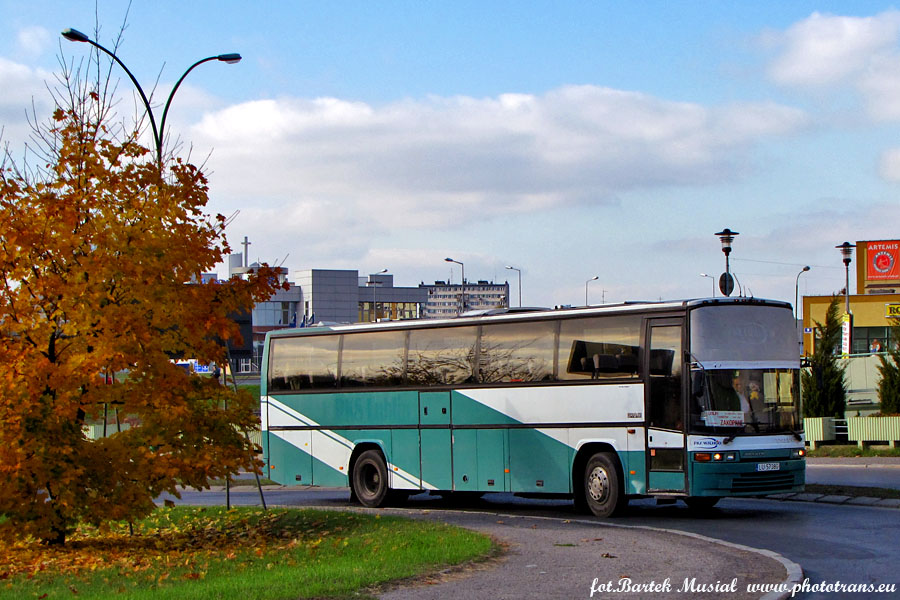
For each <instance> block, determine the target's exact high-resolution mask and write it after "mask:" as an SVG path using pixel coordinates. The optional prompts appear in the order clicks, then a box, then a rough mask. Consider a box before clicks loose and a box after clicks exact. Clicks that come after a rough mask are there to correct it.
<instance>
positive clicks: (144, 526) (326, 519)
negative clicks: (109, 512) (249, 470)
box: [0, 507, 497, 600]
mask: <svg viewBox="0 0 900 600" xmlns="http://www.w3.org/2000/svg"><path fill="white" fill-rule="evenodd" d="M2 547H3V550H2V552H0V598H15V599H16V600H21V599H22V598H48V599H50V598H67V599H68V598H73V597H78V598H109V597H115V598H122V599H138V598H147V599H149V598H153V599H154V600H165V599H169V598H171V599H176V598H178V599H181V598H196V599H205V598H209V599H212V598H240V599H241V600H253V599H260V600H262V599H266V600H274V599H279V598H349V597H354V598H360V597H362V598H366V597H371V595H370V594H369V593H368V591H370V590H373V589H374V588H375V587H377V586H380V585H384V584H385V583H387V582H391V581H396V580H401V579H406V578H411V577H417V576H421V575H424V574H426V573H430V572H434V571H437V570H440V569H443V568H446V567H447V566H450V565H460V564H464V563H467V562H469V561H474V560H478V559H481V558H485V557H488V556H491V555H493V554H494V553H496V551H497V548H496V546H495V544H494V543H493V542H492V541H491V539H490V538H489V537H487V536H484V535H481V534H478V533H475V532H471V531H468V530H464V529H460V528H455V527H450V526H448V525H444V524H441V523H435V522H432V521H417V520H412V519H403V518H399V517H392V516H383V515H381V514H378V513H375V514H373V513H371V512H338V511H323V510H298V509H276V510H269V511H267V512H265V511H262V510H260V509H257V508H242V509H233V510H230V511H226V510H225V509H224V508H221V507H207V508H195V507H175V508H161V509H158V510H157V511H155V512H154V513H153V514H152V515H150V517H148V518H147V519H145V520H144V521H141V522H139V523H135V524H134V534H133V535H131V534H130V532H129V528H128V526H127V524H117V525H114V526H112V527H111V528H109V529H108V530H106V531H101V530H98V529H97V528H95V527H90V526H82V527H79V528H78V529H77V531H75V532H74V533H73V534H72V535H71V536H70V538H69V541H68V542H67V544H66V546H65V547H62V548H54V547H46V546H43V545H41V544H38V543H36V542H34V541H33V540H31V541H21V540H20V541H16V542H10V541H5V542H4V543H3V546H2Z"/></svg>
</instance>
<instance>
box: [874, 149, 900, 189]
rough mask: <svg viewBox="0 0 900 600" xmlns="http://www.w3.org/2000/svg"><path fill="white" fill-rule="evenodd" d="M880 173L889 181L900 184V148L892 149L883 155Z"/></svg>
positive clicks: (879, 167) (880, 162) (879, 166)
mask: <svg viewBox="0 0 900 600" xmlns="http://www.w3.org/2000/svg"><path fill="white" fill-rule="evenodd" d="M878 173H879V175H881V177H882V178H883V179H885V180H887V181H893V182H895V183H900V148H890V149H888V150H885V151H884V152H882V153H881V160H880V161H879V164H878Z"/></svg>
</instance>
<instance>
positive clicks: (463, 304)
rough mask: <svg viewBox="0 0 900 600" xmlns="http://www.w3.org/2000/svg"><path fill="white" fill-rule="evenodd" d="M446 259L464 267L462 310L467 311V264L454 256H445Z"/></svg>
mask: <svg viewBox="0 0 900 600" xmlns="http://www.w3.org/2000/svg"><path fill="white" fill-rule="evenodd" d="M444 261H445V262H450V263H455V264H457V265H459V266H460V267H461V268H462V312H466V265H464V264H462V263H461V262H460V261H458V260H453V259H452V258H445V259H444ZM457 314H459V313H457Z"/></svg>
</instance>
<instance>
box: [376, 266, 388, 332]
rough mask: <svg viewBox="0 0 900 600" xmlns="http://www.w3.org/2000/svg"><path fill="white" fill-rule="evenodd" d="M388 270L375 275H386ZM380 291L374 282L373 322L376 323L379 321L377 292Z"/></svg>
mask: <svg viewBox="0 0 900 600" xmlns="http://www.w3.org/2000/svg"><path fill="white" fill-rule="evenodd" d="M387 272H388V270H387V269H382V270H380V271H378V272H377V273H373V274H374V275H384V274H385V273H387ZM377 290H378V282H377V281H375V280H372V322H373V323H375V322H377V321H378V308H377V307H378V303H377V302H375V292H376V291H377Z"/></svg>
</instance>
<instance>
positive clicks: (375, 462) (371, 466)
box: [353, 450, 390, 508]
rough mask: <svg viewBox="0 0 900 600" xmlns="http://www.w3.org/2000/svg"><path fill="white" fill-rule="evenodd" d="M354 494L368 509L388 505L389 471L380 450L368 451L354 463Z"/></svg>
mask: <svg viewBox="0 0 900 600" xmlns="http://www.w3.org/2000/svg"><path fill="white" fill-rule="evenodd" d="M353 492H354V493H355V494H356V499H357V500H359V503H360V504H362V505H363V506H366V507H368V508H378V507H379V506H384V505H385V504H386V503H387V499H388V495H389V492H390V488H389V487H388V470H387V465H386V464H384V458H383V457H382V456H381V452H379V451H378V450H366V451H365V452H363V453H362V454H360V455H359V458H357V459H356V462H355V463H353Z"/></svg>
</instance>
